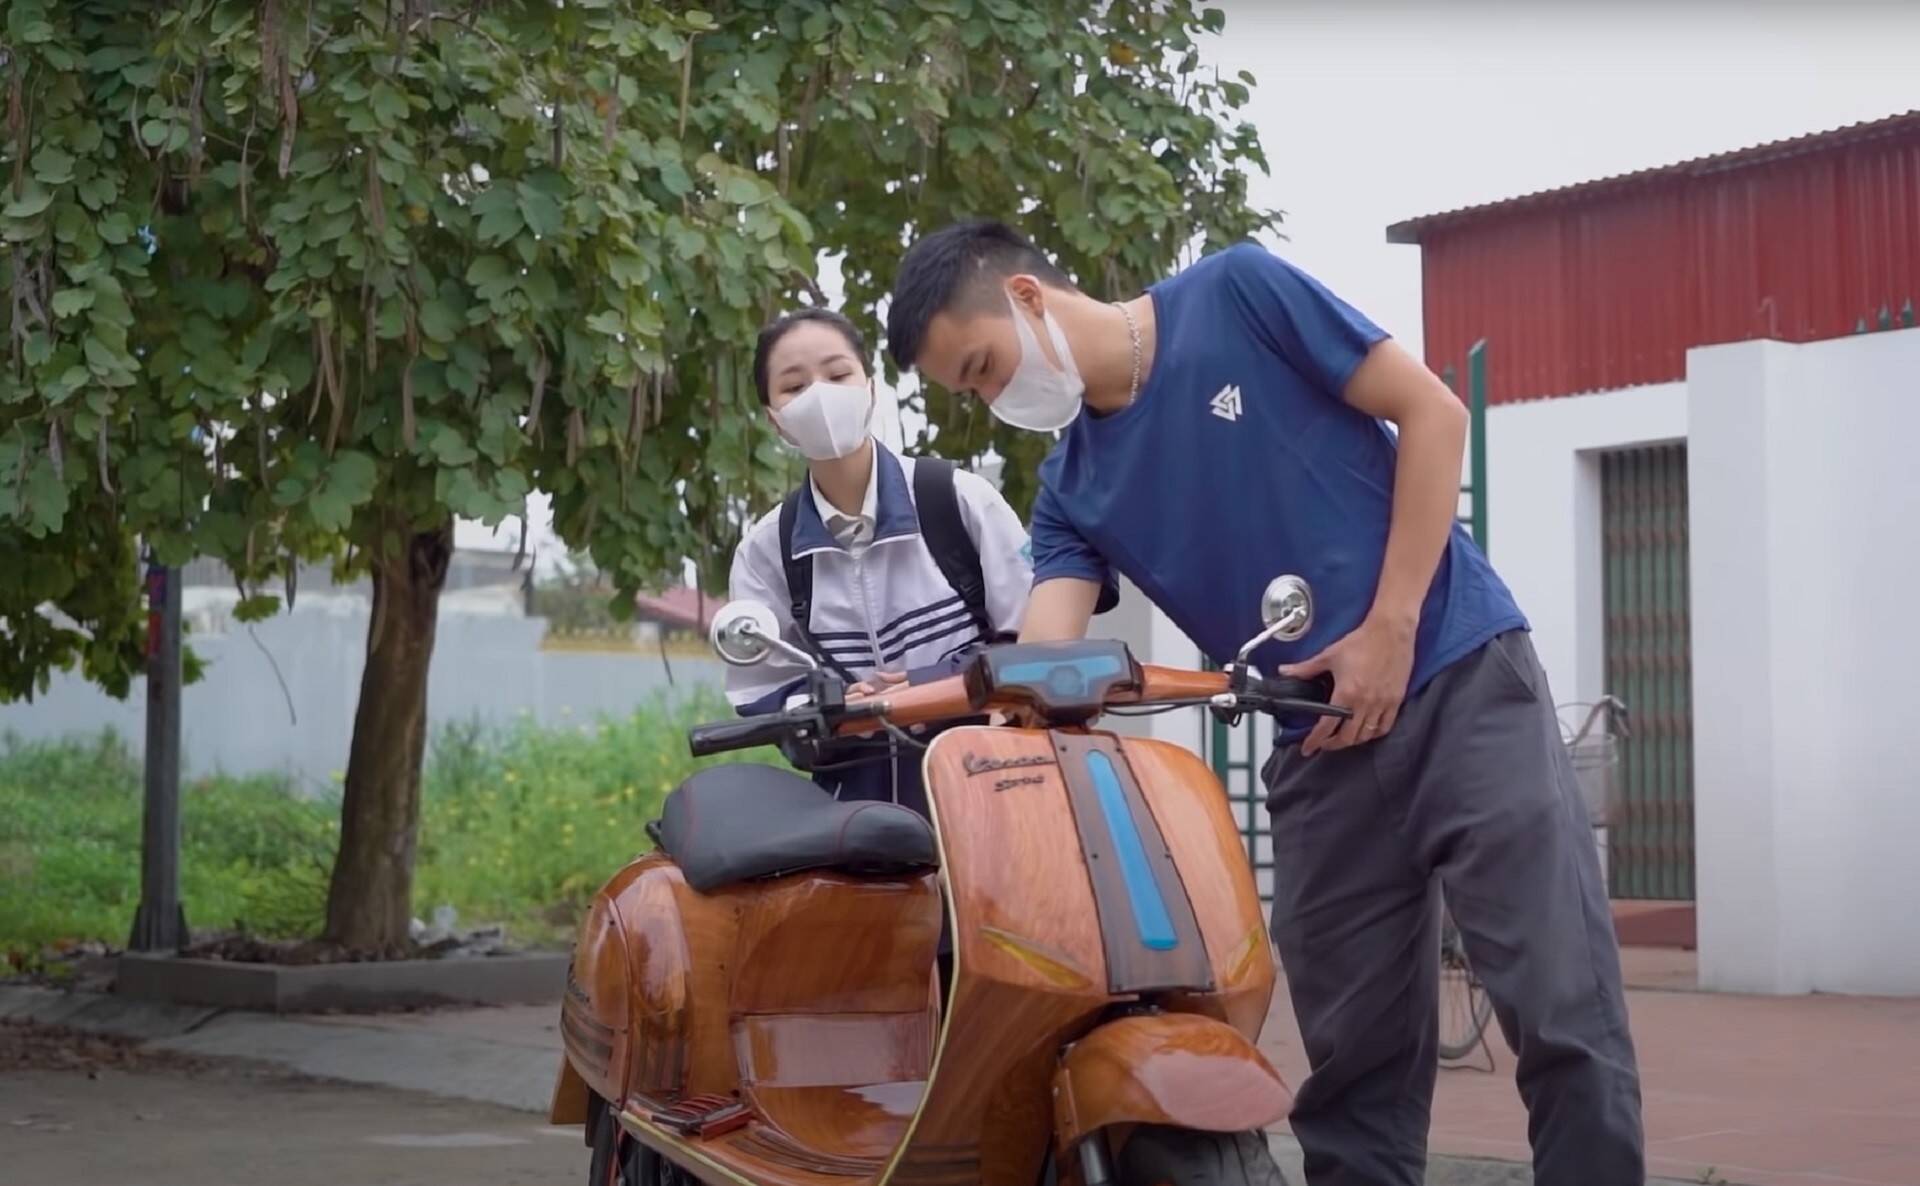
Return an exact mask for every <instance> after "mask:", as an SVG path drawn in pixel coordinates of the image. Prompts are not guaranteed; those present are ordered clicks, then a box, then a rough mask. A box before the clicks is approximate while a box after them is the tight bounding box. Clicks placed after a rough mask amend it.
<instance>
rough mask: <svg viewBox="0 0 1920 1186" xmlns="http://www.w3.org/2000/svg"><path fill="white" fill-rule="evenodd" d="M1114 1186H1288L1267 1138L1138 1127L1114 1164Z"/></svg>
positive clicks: (1243, 1133)
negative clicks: (1275, 1161) (1268, 1145)
mask: <svg viewBox="0 0 1920 1186" xmlns="http://www.w3.org/2000/svg"><path fill="white" fill-rule="evenodd" d="M1113 1178H1114V1186H1287V1179H1286V1175H1284V1174H1282V1173H1281V1172H1280V1167H1279V1166H1278V1165H1276V1164H1275V1163H1274V1160H1273V1153H1272V1151H1271V1150H1269V1149H1268V1148H1267V1136H1266V1134H1265V1133H1258V1132H1240V1133H1232V1132H1195V1131H1194V1130H1193V1129H1190V1128H1162V1127H1159V1126H1156V1125H1142V1126H1141V1127H1139V1128H1136V1129H1134V1130H1133V1135H1132V1136H1131V1137H1130V1138H1129V1139H1128V1140H1127V1143H1126V1145H1125V1146H1123V1147H1122V1148H1121V1150H1120V1154H1119V1156H1118V1157H1116V1158H1114V1164H1113Z"/></svg>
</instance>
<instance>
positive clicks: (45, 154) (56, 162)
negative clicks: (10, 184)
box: [33, 145, 73, 185]
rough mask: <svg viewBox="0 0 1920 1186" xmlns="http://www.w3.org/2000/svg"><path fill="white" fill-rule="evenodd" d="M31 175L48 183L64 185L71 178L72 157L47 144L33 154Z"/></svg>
mask: <svg viewBox="0 0 1920 1186" xmlns="http://www.w3.org/2000/svg"><path fill="white" fill-rule="evenodd" d="M33 175H34V176H35V177H37V178H39V179H40V180H41V181H44V182H46V183H47V184H48V185H65V184H66V183H67V182H69V181H72V180H73V157H72V156H70V155H69V154H67V153H64V152H62V151H60V150H59V149H57V148H55V147H53V146H52V145H48V146H47V147H45V148H42V149H41V150H40V151H39V152H36V153H34V154H33Z"/></svg>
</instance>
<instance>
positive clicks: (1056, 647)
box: [966, 639, 1140, 723]
mask: <svg viewBox="0 0 1920 1186" xmlns="http://www.w3.org/2000/svg"><path fill="white" fill-rule="evenodd" d="M966 681H967V690H968V693H969V697H970V698H971V699H972V701H973V702H974V703H975V704H976V705H984V704H985V703H986V702H987V701H988V700H989V699H990V698H992V697H993V696H995V695H1000V696H1007V695H1009V694H1011V695H1012V696H1014V697H1015V698H1017V699H1021V700H1025V701H1028V702H1029V703H1031V704H1032V705H1033V706H1034V707H1035V708H1037V709H1038V710H1039V711H1040V712H1041V713H1042V714H1043V715H1044V716H1046V717H1047V718H1048V719H1049V720H1054V721H1059V722H1074V723H1078V722H1084V721H1088V720H1092V719H1093V718H1094V717H1096V716H1099V715H1100V711H1101V709H1103V708H1104V707H1105V706H1106V702H1107V697H1108V696H1110V695H1112V694H1113V693H1114V692H1117V691H1127V690H1133V689H1137V688H1139V686H1140V672H1139V668H1138V667H1137V666H1136V665H1135V663H1134V661H1133V655H1132V653H1131V652H1129V651H1128V650H1127V644H1125V643H1123V642H1116V641H1112V640H1109V639H1090V640H1084V641H1078V642H1029V643H1016V644H1013V645H1009V646H998V647H991V648H988V649H987V650H985V651H982V652H981V653H980V654H979V655H978V656H976V657H975V658H974V660H973V662H972V663H971V664H969V665H968V667H967V670H966Z"/></svg>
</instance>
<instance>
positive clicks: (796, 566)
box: [780, 457, 994, 683]
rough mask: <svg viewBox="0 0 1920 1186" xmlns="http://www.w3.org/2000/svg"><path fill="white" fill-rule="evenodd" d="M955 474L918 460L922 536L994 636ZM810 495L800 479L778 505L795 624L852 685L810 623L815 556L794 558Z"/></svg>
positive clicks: (931, 460) (942, 463) (944, 465)
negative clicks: (798, 522)
mask: <svg viewBox="0 0 1920 1186" xmlns="http://www.w3.org/2000/svg"><path fill="white" fill-rule="evenodd" d="M953 472H954V469H953V463H952V462H951V461H947V460H945V459H943V458H939V457H921V458H916V459H915V460H914V463H913V503H914V509H915V510H916V511H917V512H918V514H919V517H920V538H921V540H922V541H923V542H924V543H925V544H926V545H927V551H928V552H930V553H932V555H933V562H934V563H935V564H937V565H939V566H940V575H942V576H944V577H945V578H946V579H947V584H948V585H950V586H952V587H953V591H954V592H955V593H958V594H959V595H960V600H961V601H962V602H963V603H965V605H966V607H967V612H968V613H969V614H971V615H972V617H973V620H974V624H975V625H977V626H978V627H979V628H980V634H981V636H982V637H983V638H986V639H988V640H992V639H993V637H994V631H993V621H992V619H990V618H989V617H988V616H987V578H986V575H985V573H984V572H983V571H982V570H981V568H980V549H978V548H976V547H974V544H973V537H972V536H970V535H968V534H967V525H966V522H965V520H963V519H961V517H960V496H959V495H958V494H957V493H955V491H954V488H953ZM811 496H812V494H811V490H810V489H809V484H808V483H805V482H802V483H801V484H800V486H799V488H798V489H796V490H794V491H793V493H791V494H789V495H787V500H786V501H785V502H783V503H781V504H780V560H781V563H783V564H784V565H786V569H787V592H788V595H789V597H790V599H791V601H792V603H793V604H792V607H791V609H792V613H793V627H794V630H795V632H796V633H798V634H799V636H800V642H801V645H803V646H805V647H806V649H807V650H808V651H811V652H812V653H813V655H814V657H815V658H817V659H819V660H820V661H821V662H822V663H824V664H826V665H827V666H828V667H829V668H831V669H832V670H833V671H834V672H835V673H836V674H838V675H839V676H840V678H841V679H844V680H846V681H847V682H848V683H852V682H853V680H854V677H853V675H852V673H851V672H849V671H848V670H847V669H846V668H845V667H844V666H842V665H841V664H840V662H839V661H838V660H836V659H834V658H833V656H831V655H829V654H827V653H826V652H825V651H824V650H822V649H821V648H820V646H819V644H817V643H816V642H815V641H814V639H813V633H812V631H811V630H810V629H809V628H808V625H807V624H808V622H809V621H810V620H811V616H812V610H813V557H811V556H807V557H803V558H802V559H799V560H796V559H794V557H793V525H794V520H795V518H796V517H797V516H798V515H799V513H800V500H801V499H803V498H809V497H811ZM875 658H876V659H877V658H878V656H875Z"/></svg>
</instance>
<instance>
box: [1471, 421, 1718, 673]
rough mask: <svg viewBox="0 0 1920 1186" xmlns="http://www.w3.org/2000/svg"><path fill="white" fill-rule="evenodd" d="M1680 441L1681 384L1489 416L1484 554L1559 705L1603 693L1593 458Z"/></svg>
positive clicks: (1597, 483) (1597, 463)
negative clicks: (1514, 605) (1512, 601)
mask: <svg viewBox="0 0 1920 1186" xmlns="http://www.w3.org/2000/svg"><path fill="white" fill-rule="evenodd" d="M1686 435H1687V387H1686V384H1684V383H1666V384H1661V385H1658V386H1652V387H1634V388H1629V389H1627V390H1625V391H1612V392H1605V393H1602V394H1597V395H1576V396H1568V397H1564V398H1560V399H1543V400H1533V401H1530V402H1527V403H1517V404H1498V405H1496V406H1494V407H1492V408H1490V409H1488V411H1487V553H1488V557H1489V558H1490V559H1491V560H1492V561H1493V566H1494V568H1495V569H1497V570H1498V571H1499V573H1500V576H1501V577H1502V578H1503V579H1504V580H1505V581H1506V582H1507V585H1508V587H1509V588H1511V589H1512V590H1513V595H1514V597H1515V598H1516V599H1517V600H1518V601H1519V602H1520V609H1521V611H1522V612H1524V613H1525V614H1526V615H1527V618H1528V621H1530V622H1531V623H1532V625H1533V643H1534V647H1535V648H1536V649H1537V650H1538V651H1539V652H1540V662H1541V665H1542V666H1543V667H1545V668H1546V671H1547V678H1548V680H1549V681H1550V682H1551V684H1552V686H1553V692H1554V697H1555V699H1557V700H1559V701H1561V702H1562V703H1567V702H1571V701H1592V700H1593V699H1595V698H1596V697H1598V696H1599V695H1600V694H1602V693H1603V692H1605V691H1606V690H1607V689H1606V688H1605V687H1604V684H1605V682H1606V664H1605V658H1604V655H1603V643H1604V638H1605V636H1604V631H1603V630H1602V628H1601V625H1602V608H1601V594H1602V567H1601V551H1600V461H1599V454H1600V453H1602V452H1604V451H1607V450H1610V449H1624V448H1632V447H1634V446H1637V445H1650V444H1658V443H1661V442H1666V441H1675V440H1683V439H1685V438H1686Z"/></svg>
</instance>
